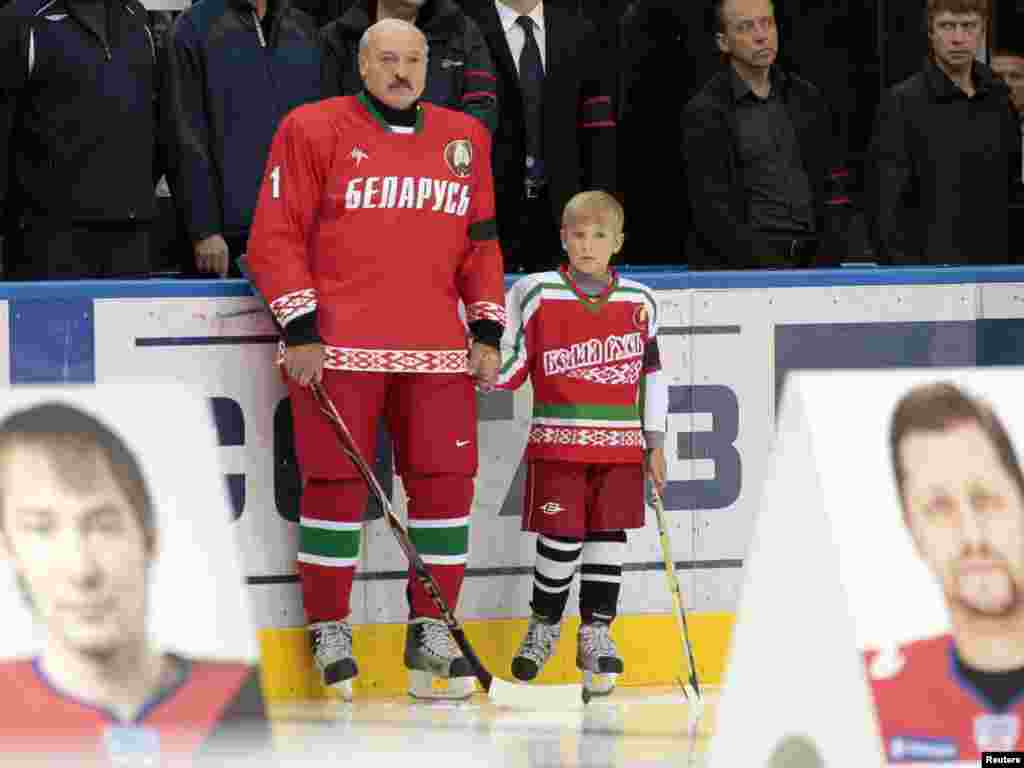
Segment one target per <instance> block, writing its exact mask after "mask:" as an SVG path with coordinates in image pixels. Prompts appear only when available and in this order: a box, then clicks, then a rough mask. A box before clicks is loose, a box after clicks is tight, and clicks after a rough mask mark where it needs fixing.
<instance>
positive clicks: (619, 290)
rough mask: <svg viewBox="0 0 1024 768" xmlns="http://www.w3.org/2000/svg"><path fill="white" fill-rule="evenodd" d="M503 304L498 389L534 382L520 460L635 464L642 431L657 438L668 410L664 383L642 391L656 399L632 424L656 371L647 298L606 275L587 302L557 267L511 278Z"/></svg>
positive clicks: (652, 305) (651, 304) (654, 328)
mask: <svg viewBox="0 0 1024 768" xmlns="http://www.w3.org/2000/svg"><path fill="white" fill-rule="evenodd" d="M507 306H508V321H509V322H508V325H507V326H506V329H505V338H504V339H503V341H502V355H503V357H504V358H505V360H504V363H503V365H502V368H501V373H500V375H499V377H498V386H499V387H500V388H503V389H516V388H518V387H519V386H520V385H522V384H523V382H524V381H525V380H526V378H527V377H529V378H530V380H531V382H532V384H533V422H532V424H531V426H530V436H529V439H528V442H527V447H526V457H527V460H534V461H537V460H540V461H575V462H585V463H631V462H641V461H643V448H644V439H643V429H644V426H645V425H646V428H647V429H650V430H655V431H659V432H664V431H665V415H666V413H665V412H666V410H667V395H665V394H664V391H663V390H664V383H663V382H660V380H659V381H658V382H657V384H656V385H655V386H651V384H648V385H646V387H647V394H654V392H652V390H653V389H655V388H657V390H658V392H659V395H660V396H656V397H653V398H651V397H648V398H646V403H647V404H648V407H646V408H645V409H644V413H643V420H644V422H645V423H644V424H641V401H640V395H641V386H640V384H641V380H642V378H644V377H647V378H648V379H649V378H650V377H651V375H652V374H656V373H657V372H658V371H660V370H661V361H660V356H659V354H658V341H657V334H658V321H657V302H656V301H655V299H654V296H653V294H652V293H651V291H650V290H649V289H648V288H647V287H646V286H644V285H642V284H641V283H638V282H636V281H635V280H629V279H624V278H621V277H619V275H618V274H616V273H615V272H614V270H613V271H612V282H611V284H610V285H609V286H608V289H607V290H606V291H605V292H604V293H602V294H601V295H599V296H596V297H591V296H587V295H585V294H584V293H583V292H582V291H580V290H579V288H578V287H577V286H576V285H575V283H573V281H572V278H571V277H570V276H569V273H568V271H567V270H566V268H564V267H563V268H562V269H560V270H558V271H557V272H541V273H538V274H534V275H528V276H526V277H524V278H522V279H521V280H519V281H518V282H517V283H516V284H515V285H513V286H512V288H511V290H510V291H509V297H508V301H507Z"/></svg>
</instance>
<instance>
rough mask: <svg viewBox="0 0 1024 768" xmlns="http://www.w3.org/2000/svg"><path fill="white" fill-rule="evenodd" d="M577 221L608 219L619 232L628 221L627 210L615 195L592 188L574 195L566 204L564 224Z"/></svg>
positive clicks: (563, 213) (563, 214) (563, 217)
mask: <svg viewBox="0 0 1024 768" xmlns="http://www.w3.org/2000/svg"><path fill="white" fill-rule="evenodd" d="M577 221H607V222H608V223H609V224H611V226H613V227H614V228H615V231H616V233H619V232H622V228H623V225H624V224H625V223H626V212H625V210H624V209H623V208H622V204H621V203H619V201H618V200H616V199H615V197H614V196H613V195H610V194H608V193H607V192H605V191H603V190H600V189H592V190H589V191H587V192H579V193H577V194H575V195H573V196H572V198H571V199H570V200H569V202H568V203H566V204H565V210H564V211H563V212H562V226H563V227H568V226H570V225H571V224H573V223H574V222H577Z"/></svg>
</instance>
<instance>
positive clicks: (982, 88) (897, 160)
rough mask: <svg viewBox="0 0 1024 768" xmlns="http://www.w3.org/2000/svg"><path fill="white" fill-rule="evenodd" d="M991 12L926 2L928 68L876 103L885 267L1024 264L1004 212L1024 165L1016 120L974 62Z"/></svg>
mask: <svg viewBox="0 0 1024 768" xmlns="http://www.w3.org/2000/svg"><path fill="white" fill-rule="evenodd" d="M965 9H967V10H966V11H965ZM987 15H988V2H987V0H969V1H968V2H967V3H966V4H965V2H964V0H928V4H927V8H926V22H927V29H928V40H929V48H930V51H929V56H928V60H927V61H926V62H925V66H924V69H922V70H921V71H920V72H918V73H917V74H916V75H914V76H913V77H911V78H909V79H907V80H904V81H903V82H902V83H900V84H899V85H897V86H895V87H894V88H893V89H891V90H890V91H889V93H888V94H886V96H885V98H884V99H883V101H882V104H881V105H880V106H879V109H878V118H877V121H876V127H875V136H874V139H873V141H872V147H871V161H870V164H871V172H870V178H871V179H872V184H873V191H874V200H873V201H872V202H873V203H874V206H875V210H874V216H873V217H872V218H873V235H874V238H875V241H876V249H877V252H878V257H879V260H880V261H883V262H885V263H889V264H1000V263H1014V262H1016V261H1017V260H1018V258H1019V253H1012V252H1011V250H1017V249H1012V248H1011V245H1010V240H1009V226H1010V220H1009V213H1008V206H1009V201H1010V196H1011V190H1012V189H1013V186H1014V184H1015V183H1016V180H1017V179H1018V178H1019V174H1020V168H1021V157H1020V153H1021V139H1020V122H1019V119H1018V117H1017V114H1016V111H1015V110H1014V108H1013V105H1012V104H1011V100H1010V91H1009V88H1008V87H1007V86H1006V84H1005V83H1004V82H1003V81H1001V80H999V79H998V78H996V77H995V76H994V75H993V73H992V70H991V69H989V68H988V67H987V66H985V65H984V64H982V63H981V62H979V61H977V60H976V52H977V51H978V48H979V45H980V42H981V35H982V34H983V32H984V29H985V19H986V18H987Z"/></svg>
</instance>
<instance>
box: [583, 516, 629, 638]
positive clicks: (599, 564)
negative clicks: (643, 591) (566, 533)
mask: <svg viewBox="0 0 1024 768" xmlns="http://www.w3.org/2000/svg"><path fill="white" fill-rule="evenodd" d="M625 555H626V532H625V531H591V532H590V533H588V534H587V537H586V539H585V540H584V542H583V565H582V566H581V567H580V618H581V619H582V620H583V622H584V623H588V622H591V621H605V622H608V623H611V622H612V620H613V619H614V618H615V615H616V609H617V607H618V604H619V590H620V589H621V588H622V561H623V559H624V558H625Z"/></svg>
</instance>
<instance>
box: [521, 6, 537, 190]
mask: <svg viewBox="0 0 1024 768" xmlns="http://www.w3.org/2000/svg"><path fill="white" fill-rule="evenodd" d="M516 24H518V25H519V26H520V27H522V28H523V34H524V36H525V37H526V41H525V43H524V45H523V51H522V53H520V54H519V84H520V87H521V88H522V91H523V117H524V118H525V123H526V178H527V181H528V182H533V183H540V182H542V181H543V179H544V162H543V147H542V142H541V124H542V123H541V121H542V118H541V115H542V107H543V94H542V91H543V86H544V64H543V62H542V61H541V58H540V47H539V46H538V45H537V38H536V37H534V36H533V19H531V18H530V17H529V16H520V17H519V18H518V19H516Z"/></svg>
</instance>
